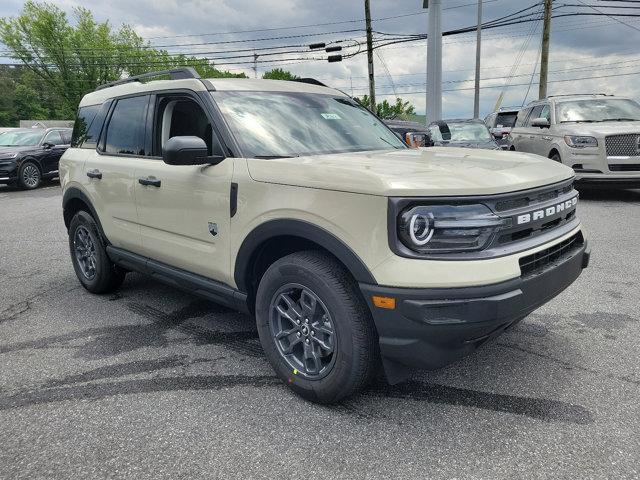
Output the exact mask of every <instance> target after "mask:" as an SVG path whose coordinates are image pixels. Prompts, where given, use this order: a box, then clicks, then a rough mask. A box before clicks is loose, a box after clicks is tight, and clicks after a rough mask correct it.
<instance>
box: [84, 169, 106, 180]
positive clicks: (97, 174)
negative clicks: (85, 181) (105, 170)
mask: <svg viewBox="0 0 640 480" xmlns="http://www.w3.org/2000/svg"><path fill="white" fill-rule="evenodd" d="M87 177H89V178H97V179H98V180H102V172H101V171H100V170H98V169H97V168H94V169H93V170H89V171H88V172H87Z"/></svg>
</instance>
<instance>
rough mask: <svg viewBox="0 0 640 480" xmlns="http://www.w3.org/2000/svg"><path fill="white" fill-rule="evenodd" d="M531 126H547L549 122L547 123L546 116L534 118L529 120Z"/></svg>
mask: <svg viewBox="0 0 640 480" xmlns="http://www.w3.org/2000/svg"><path fill="white" fill-rule="evenodd" d="M531 126H532V127H540V128H549V126H550V124H549V120H547V119H546V118H542V117H540V118H534V119H533V120H531Z"/></svg>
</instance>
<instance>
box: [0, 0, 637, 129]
mask: <svg viewBox="0 0 640 480" xmlns="http://www.w3.org/2000/svg"><path fill="white" fill-rule="evenodd" d="M442 2H443V7H444V11H443V30H445V31H446V30H452V29H457V28H461V27H468V26H473V25H475V23H476V15H477V11H476V0H442ZM51 3H54V4H55V5H58V6H59V7H60V8H62V9H64V10H65V11H67V12H69V14H71V13H72V11H73V8H74V7H76V6H79V5H82V6H84V7H86V8H88V9H90V10H91V11H92V12H93V13H94V16H95V17H96V19H98V20H100V21H104V20H108V21H109V22H110V23H111V24H112V25H114V26H118V25H120V24H122V23H127V24H129V25H132V26H133V27H134V28H135V29H136V31H137V32H138V33H139V34H140V35H142V36H143V37H145V38H148V39H149V42H150V43H151V44H152V45H158V46H166V47H165V48H166V49H167V50H169V51H171V52H183V53H190V54H201V55H202V56H208V57H215V56H217V57H221V56H226V57H229V56H233V55H244V54H247V52H242V53H232V54H229V53H227V54H224V53H220V52H224V51H228V50H239V49H240V50H246V49H252V48H256V49H260V48H262V49H263V50H258V52H265V53H266V52H270V51H273V50H267V48H270V47H274V46H283V45H292V47H288V48H285V49H284V50H286V51H292V52H293V53H289V54H283V55H275V56H262V57H259V61H260V62H261V63H259V64H258V72H259V74H260V72H263V71H265V70H268V69H270V68H273V66H279V67H281V68H285V69H288V70H290V71H292V72H293V73H295V74H297V75H300V76H312V77H315V78H318V79H320V80H322V81H323V82H325V83H327V84H328V85H332V86H335V87H338V88H341V89H343V90H345V91H346V92H348V93H353V94H354V95H363V94H365V93H367V91H368V86H367V78H366V75H367V62H366V54H365V53H361V54H358V55H355V56H353V58H350V59H347V60H344V61H342V62H339V63H328V62H327V61H326V60H316V61H311V60H308V59H309V58H310V57H315V58H323V59H324V58H326V54H325V53H324V52H322V54H319V53H312V54H309V53H307V52H304V53H303V52H302V50H305V47H304V45H307V44H309V43H312V42H320V41H324V42H329V41H337V40H343V42H342V45H345V46H349V48H347V49H346V50H345V51H346V52H351V53H353V52H356V51H357V45H358V42H361V43H362V42H364V1H363V0H137V1H131V0H111V1H109V2H105V1H103V0H82V1H81V0H53V1H52V2H51ZM536 3H538V0H484V15H483V19H484V21H485V22H487V21H491V20H495V19H497V18H500V17H503V16H505V15H508V14H512V13H514V12H517V11H519V10H521V9H524V8H526V7H530V6H532V5H535V4H536ZM22 4H23V2H22V1H19V0H3V1H2V2H1V5H0V17H7V16H13V15H17V14H18V13H19V12H20V10H21V8H22ZM566 4H569V5H579V4H583V5H584V4H586V5H591V6H593V7H595V8H597V9H598V10H600V12H606V13H631V14H637V15H640V4H639V5H636V6H634V5H633V3H631V2H616V1H615V0H605V1H603V0H555V2H554V5H555V7H556V10H555V13H556V14H558V15H566V16H562V17H558V18H554V19H553V23H552V33H551V63H550V67H549V68H550V75H549V79H550V83H549V93H550V94H560V93H576V92H581V93H585V92H603V93H612V94H617V95H627V96H631V97H634V98H636V99H640V85H639V82H638V80H639V79H640V51H639V49H638V45H639V44H640V16H639V17H628V18H617V19H614V18H611V17H607V16H587V15H583V16H578V15H573V14H574V13H576V12H583V13H596V11H595V10H594V9H593V8H589V7H578V6H563V5H566ZM610 5H620V6H623V5H625V6H631V7H632V8H631V9H627V10H622V9H614V8H607V7H608V6H610ZM636 7H637V8H636ZM371 10H372V18H373V19H374V22H373V29H374V31H376V32H380V33H377V34H376V38H377V39H378V40H377V43H378V44H379V45H381V44H383V43H387V42H388V40H385V39H391V38H397V37H398V36H399V35H408V34H424V33H427V15H426V10H423V9H422V0H371ZM538 10H539V7H536V8H534V9H532V10H527V11H526V12H525V13H531V12H536V11H538ZM567 14H569V15H567ZM541 30H542V25H541V22H530V23H522V24H518V25H510V26H505V27H501V28H495V29H490V30H486V31H485V32H484V34H483V42H482V73H481V78H482V79H483V81H482V86H483V89H482V90H481V114H482V115H483V116H484V115H486V114H487V113H489V112H490V111H492V109H493V107H494V105H495V104H496V100H497V99H498V97H499V96H500V95H501V94H502V95H503V102H502V105H521V104H522V103H523V101H525V97H526V99H527V101H530V100H531V99H534V98H535V97H536V96H537V91H538V85H537V70H536V69H537V68H538V65H537V61H536V60H537V58H538V57H539V48H540V41H541ZM274 37H279V38H274ZM282 37H288V38H282ZM257 39H260V40H257ZM222 42H225V43H222ZM443 43H444V47H443V48H444V50H443V70H444V74H443V81H444V83H443V90H444V96H443V115H444V116H445V117H469V116H471V115H472V112H473V78H474V71H473V69H474V62H475V33H467V34H459V35H452V36H448V37H446V38H445V39H444V41H443ZM193 44H201V45H193ZM202 44H203V45H202ZM201 52H202V53H201ZM204 52H215V53H204ZM249 53H250V54H251V52H249ZM301 58H305V59H307V60H300V59H301ZM250 60H251V59H250V58H232V59H225V60H219V61H218V62H217V63H218V65H219V67H220V68H223V69H229V70H232V71H245V72H246V73H247V75H250V76H253V75H254V72H253V70H252V65H251V64H250V63H249V64H246V63H238V62H247V61H250ZM266 60H273V62H271V63H262V62H263V61H266ZM425 64H426V41H424V40H422V41H413V42H411V43H398V44H391V45H388V46H384V47H381V48H377V49H376V55H375V72H376V82H377V88H376V92H377V95H378V98H379V99H383V98H386V99H389V100H392V99H393V98H394V92H395V93H396V94H397V95H398V96H401V97H403V98H405V99H407V100H410V101H411V102H412V103H413V104H414V105H415V106H416V109H417V111H418V112H419V113H424V109H425V93H424V92H425V70H426V65H425ZM534 71H536V73H535V75H533V77H532V74H533V73H534ZM586 77H592V78H586ZM593 77H596V78H593ZM530 83H531V86H530V88H529V84H530ZM527 91H529V92H528V95H527Z"/></svg>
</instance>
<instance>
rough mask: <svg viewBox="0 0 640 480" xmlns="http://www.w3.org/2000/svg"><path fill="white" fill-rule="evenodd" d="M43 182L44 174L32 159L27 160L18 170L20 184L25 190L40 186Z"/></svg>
mask: <svg viewBox="0 0 640 480" xmlns="http://www.w3.org/2000/svg"><path fill="white" fill-rule="evenodd" d="M41 183H42V174H41V173H40V169H39V168H38V166H37V165H36V164H35V163H34V162H31V161H26V162H24V163H23V164H22V165H21V166H20V171H19V172H18V184H19V185H20V188H23V189H25V190H33V189H34V188H38V187H39V186H40V184H41Z"/></svg>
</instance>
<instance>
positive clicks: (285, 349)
mask: <svg viewBox="0 0 640 480" xmlns="http://www.w3.org/2000/svg"><path fill="white" fill-rule="evenodd" d="M300 342H302V338H300V337H298V336H296V335H292V336H291V339H290V340H289V345H287V346H286V347H283V348H282V353H284V354H285V355H289V354H291V353H293V347H295V346H296V345H298V344H299V343H300Z"/></svg>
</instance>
